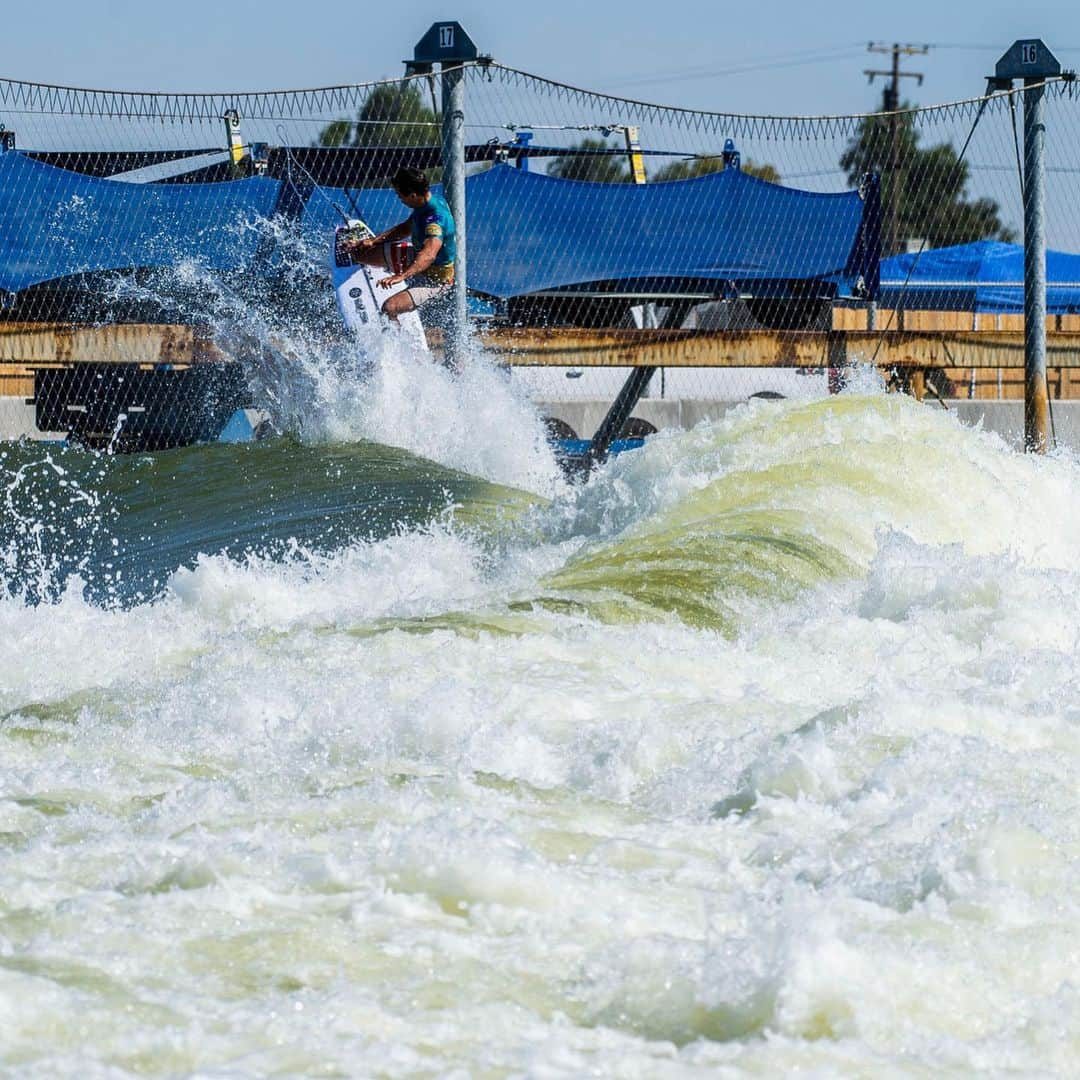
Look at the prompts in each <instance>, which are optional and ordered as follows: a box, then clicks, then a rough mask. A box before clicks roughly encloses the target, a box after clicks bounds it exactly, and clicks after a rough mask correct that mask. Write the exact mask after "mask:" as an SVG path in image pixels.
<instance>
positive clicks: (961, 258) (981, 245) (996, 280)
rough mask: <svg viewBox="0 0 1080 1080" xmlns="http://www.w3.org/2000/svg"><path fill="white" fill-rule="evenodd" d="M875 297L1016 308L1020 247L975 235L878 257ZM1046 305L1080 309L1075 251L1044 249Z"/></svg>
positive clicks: (953, 306) (946, 306)
mask: <svg viewBox="0 0 1080 1080" xmlns="http://www.w3.org/2000/svg"><path fill="white" fill-rule="evenodd" d="M909 274H910V280H908V275H909ZM905 281H907V286H906V288H905V287H904V283H905ZM879 300H880V303H881V304H882V306H883V307H896V306H898V305H899V304H900V303H902V304H903V306H904V307H906V308H911V309H918V310H927V309H929V310H937V311H941V310H944V311H984V312H1022V311H1023V310H1024V249H1023V247H1022V246H1021V245H1019V244H1003V243H1000V242H998V241H996V240H980V241H978V242H976V243H973V244H959V245H957V246H955V247H946V248H934V249H932V250H930V251H924V252H923V253H922V254H921V255H917V254H915V253H912V254H908V255H894V256H893V257H892V258H889V259H882V261H881V294H880V297H879ZM1046 310H1047V311H1049V312H1052V313H1054V314H1060V315H1065V314H1069V313H1073V312H1080V255H1071V254H1069V253H1068V252H1065V251H1048V252H1047V253H1046Z"/></svg>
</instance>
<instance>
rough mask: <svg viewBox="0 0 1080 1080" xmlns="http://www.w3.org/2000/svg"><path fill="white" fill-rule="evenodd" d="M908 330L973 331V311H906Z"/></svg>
mask: <svg viewBox="0 0 1080 1080" xmlns="http://www.w3.org/2000/svg"><path fill="white" fill-rule="evenodd" d="M904 329H905V330H907V331H934V332H942V331H971V330H973V329H974V327H973V325H972V318H971V312H968V311H905V312H904Z"/></svg>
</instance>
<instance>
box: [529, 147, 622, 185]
mask: <svg viewBox="0 0 1080 1080" xmlns="http://www.w3.org/2000/svg"><path fill="white" fill-rule="evenodd" d="M571 149H572V150H611V149H612V147H610V146H609V145H608V144H607V143H606V142H604V140H603V139H582V140H581V142H579V143H575V144H574V146H572V147H571ZM548 176H557V177H559V179H560V180H592V181H594V182H595V183H600V184H628V183H630V180H631V179H632V178H631V176H630V165H629V163H628V162H627V160H626V157H625V156H624V155H622V154H611V155H603V154H596V155H591V154H585V155H582V156H580V157H578V156H575V157H557V158H555V160H554V161H553V162H552V163H551V164H550V165H549V166H548Z"/></svg>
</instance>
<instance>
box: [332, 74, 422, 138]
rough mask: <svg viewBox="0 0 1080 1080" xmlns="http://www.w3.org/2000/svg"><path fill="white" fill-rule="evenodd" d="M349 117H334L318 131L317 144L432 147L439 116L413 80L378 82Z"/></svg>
mask: <svg viewBox="0 0 1080 1080" xmlns="http://www.w3.org/2000/svg"><path fill="white" fill-rule="evenodd" d="M356 120H357V122H356V123H353V121H351V120H334V121H332V122H331V123H329V124H327V126H326V127H324V128H323V129H322V131H320V132H319V138H318V140H317V142H316V145H317V146H434V145H437V144H438V142H439V126H438V117H437V116H436V115H435V111H434V110H433V109H431V108H429V107H428V106H426V105H425V104H424V99H423V97H422V96H421V94H420V88H419V87H418V86H417V85H416V84H415V83H406V84H397V83H380V84H379V85H378V86H376V87H373V88H372V90H371V93H370V94H368V96H367V100H366V101H365V102H364V104H363V105H362V106H361V107H360V112H359V113H358V114H357V117H356Z"/></svg>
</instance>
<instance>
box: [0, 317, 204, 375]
mask: <svg viewBox="0 0 1080 1080" xmlns="http://www.w3.org/2000/svg"><path fill="white" fill-rule="evenodd" d="M216 351H217V350H216V349H214V348H213V346H212V345H211V343H210V342H209V341H208V340H207V338H206V335H205V334H203V333H201V332H200V331H198V330H197V329H196V328H195V327H192V326H183V325H173V324H149V323H145V324H128V323H123V324H109V325H105V326H81V325H71V324H58V323H3V322H0V361H4V360H9V361H11V360H14V361H20V362H22V363H27V364H35V365H36V364H43V363H44V364H49V363H62V364H67V363H78V362H81V361H91V362H96V363H115V364H139V363H143V364H176V363H191V362H192V361H198V360H201V359H210V358H213V354H214V353H216ZM218 355H220V354H218Z"/></svg>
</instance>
